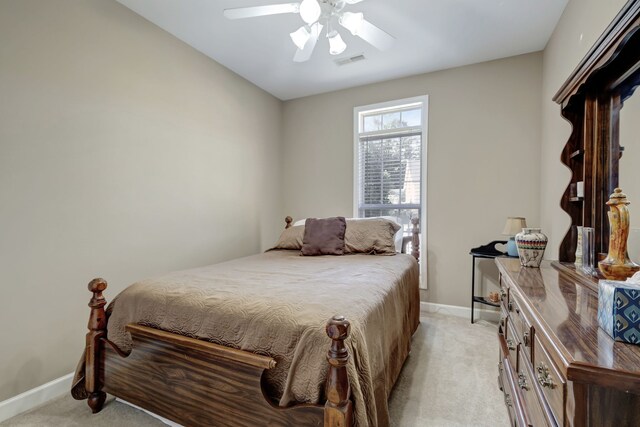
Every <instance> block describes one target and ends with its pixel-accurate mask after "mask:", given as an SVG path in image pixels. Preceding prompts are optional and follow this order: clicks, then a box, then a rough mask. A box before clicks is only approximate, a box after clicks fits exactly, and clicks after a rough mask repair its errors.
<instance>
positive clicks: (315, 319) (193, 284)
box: [108, 250, 420, 426]
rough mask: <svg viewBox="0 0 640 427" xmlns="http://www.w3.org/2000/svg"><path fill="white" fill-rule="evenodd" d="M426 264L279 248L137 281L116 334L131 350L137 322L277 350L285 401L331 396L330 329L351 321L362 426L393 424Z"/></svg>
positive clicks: (352, 371)
mask: <svg viewBox="0 0 640 427" xmlns="http://www.w3.org/2000/svg"><path fill="white" fill-rule="evenodd" d="M419 304H420V303H419V293H418V265H417V263H416V261H415V259H414V258H412V257H411V256H409V255H402V254H398V255H396V256H372V255H345V256H320V257H302V256H300V255H299V252H298V251H286V250H285V251H271V252H266V253H264V254H260V255H255V256H250V257H246V258H240V259H236V260H233V261H229V262H225V263H221V264H216V265H212V266H208V267H203V268H197V269H192V270H186V271H179V272H175V273H170V274H167V275H165V276H162V277H158V278H154V279H149V280H144V281H141V282H138V283H135V284H133V285H131V286H130V287H128V288H127V289H125V290H124V291H123V292H122V293H120V294H119V295H118V296H117V297H116V299H115V300H114V301H113V302H112V303H111V315H110V318H109V324H108V329H109V331H108V338H109V339H110V340H111V341H113V342H114V343H115V344H116V345H117V346H118V347H120V349H122V350H124V351H127V352H128V351H130V350H131V345H132V343H131V337H130V335H129V334H128V333H126V332H125V325H127V324H128V323H140V324H143V325H147V326H152V327H155V328H159V329H163V330H165V331H170V332H175V333H177V334H182V335H188V336H192V337H197V338H202V339H206V340H208V341H211V342H214V343H217V344H222V345H225V346H229V347H233V348H239V349H242V350H247V351H251V352H256V353H260V354H264V355H269V356H271V357H273V358H274V359H275V360H276V361H277V366H276V367H275V368H274V369H271V370H269V371H268V373H267V384H268V387H269V390H268V393H269V395H270V396H272V397H274V398H276V399H279V402H280V405H282V406H286V405H290V404H293V403H295V402H310V403H319V402H321V401H323V399H324V380H325V375H326V371H327V362H326V354H327V350H328V349H329V345H330V340H329V338H328V337H327V335H326V333H325V331H324V328H325V325H326V322H327V320H328V319H329V318H330V317H331V316H332V315H334V314H342V315H345V316H346V317H347V319H349V321H350V322H351V335H350V338H349V339H348V340H347V345H348V347H349V349H350V350H351V356H352V357H351V360H350V362H349V366H348V370H349V378H350V381H351V390H352V396H353V399H354V404H355V407H354V411H355V417H356V423H357V425H359V426H387V425H388V424H389V415H388V408H387V399H388V396H389V393H390V392H391V388H392V387H393V384H394V383H395V381H396V379H397V377H398V374H399V372H400V369H401V368H402V364H403V363H404V360H405V358H406V356H407V354H408V352H409V348H410V344H411V336H412V335H413V332H414V331H415V329H416V327H417V326H418V322H419Z"/></svg>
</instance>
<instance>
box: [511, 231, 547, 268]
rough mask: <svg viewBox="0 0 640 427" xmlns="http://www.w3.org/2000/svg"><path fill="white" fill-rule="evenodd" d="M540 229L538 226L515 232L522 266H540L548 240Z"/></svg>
mask: <svg viewBox="0 0 640 427" xmlns="http://www.w3.org/2000/svg"><path fill="white" fill-rule="evenodd" d="M541 230H542V229H540V228H523V229H522V231H521V232H520V233H518V234H516V245H517V246H518V256H519V257H520V264H522V266H523V267H534V268H538V267H540V263H541V262H542V256H543V255H544V250H545V249H546V248H547V241H548V240H549V239H547V236H545V235H544V234H542V231H541Z"/></svg>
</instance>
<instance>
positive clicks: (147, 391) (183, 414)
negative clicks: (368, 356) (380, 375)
mask: <svg viewBox="0 0 640 427" xmlns="http://www.w3.org/2000/svg"><path fill="white" fill-rule="evenodd" d="M106 288H107V283H106V281H104V280H102V279H95V280H93V281H92V282H91V283H89V290H90V291H91V292H92V293H93V297H92V298H91V302H90V303H89V306H90V307H91V315H90V320H89V333H88V334H87V346H86V355H85V364H86V366H85V388H86V390H87V393H88V399H87V403H88V405H89V407H90V408H91V410H92V411H93V412H94V413H95V412H99V411H100V410H101V409H102V406H103V404H104V402H105V397H106V394H105V392H108V393H110V394H113V395H114V396H116V397H119V398H121V399H123V400H126V401H127V402H130V403H132V404H134V405H137V406H139V407H141V408H144V409H147V410H149V411H151V412H153V413H155V414H158V415H161V416H163V417H165V418H168V419H170V420H172V421H175V422H177V423H180V424H182V425H184V426H205V425H206V426H259V425H269V426H321V425H324V426H325V427H349V426H351V425H352V419H353V415H352V402H351V400H350V386H349V379H348V377H347V369H346V365H347V363H348V360H349V352H348V349H347V347H346V346H345V344H344V340H345V339H346V338H347V337H348V335H349V322H348V321H347V320H346V319H345V318H344V317H342V316H335V317H333V318H332V319H330V320H329V322H328V323H327V327H326V329H327V335H328V336H329V338H330V339H331V346H330V348H329V352H328V354H327V360H328V363H329V371H328V374H327V381H326V396H327V402H326V403H325V405H310V404H301V405H294V406H291V407H287V408H282V407H279V406H277V405H276V404H274V403H273V402H272V401H271V400H270V399H269V398H268V397H267V396H266V394H265V392H264V389H263V386H262V381H263V376H264V373H265V371H266V370H268V369H272V368H274V367H275V365H276V361H275V360H274V359H272V358H271V357H267V356H262V355H257V354H254V353H250V352H247V351H242V350H237V349H232V348H228V347H224V346H221V345H217V344H214V343H210V342H208V341H203V340H198V339H195V338H190V337H185V336H182V335H178V334H174V333H170V332H166V331H162V330H158V329H154V328H150V327H147V326H142V325H136V324H129V325H127V331H128V332H129V333H130V334H131V337H132V339H133V349H132V351H131V353H130V354H129V355H125V354H122V353H121V352H120V351H119V350H118V349H117V347H116V346H115V345H113V344H112V343H111V342H109V341H108V340H107V337H106V329H107V320H106V315H105V311H104V306H105V304H106V300H105V298H104V297H103V295H102V292H103V291H104V290H105V289H106Z"/></svg>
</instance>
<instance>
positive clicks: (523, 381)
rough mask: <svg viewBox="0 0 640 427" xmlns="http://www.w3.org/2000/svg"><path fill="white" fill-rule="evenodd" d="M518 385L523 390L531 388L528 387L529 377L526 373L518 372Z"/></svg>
mask: <svg viewBox="0 0 640 427" xmlns="http://www.w3.org/2000/svg"><path fill="white" fill-rule="evenodd" d="M518 386H519V387H520V388H521V389H522V390H529V388H528V387H527V377H525V376H524V373H522V372H520V373H519V374H518Z"/></svg>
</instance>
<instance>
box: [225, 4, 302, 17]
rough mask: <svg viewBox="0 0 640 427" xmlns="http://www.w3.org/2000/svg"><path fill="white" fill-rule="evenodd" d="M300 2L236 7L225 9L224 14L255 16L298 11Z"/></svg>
mask: <svg viewBox="0 0 640 427" xmlns="http://www.w3.org/2000/svg"><path fill="white" fill-rule="evenodd" d="M299 11H300V3H282V4H270V5H266V6H254V7H237V8H234V9H225V10H224V16H225V17H226V18H227V19H244V18H254V17H256V16H267V15H278V14H281V13H298V12H299Z"/></svg>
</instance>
